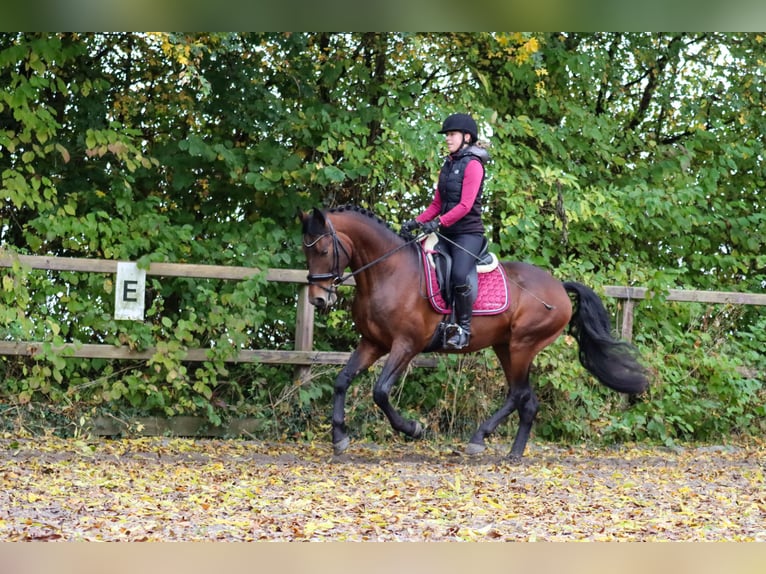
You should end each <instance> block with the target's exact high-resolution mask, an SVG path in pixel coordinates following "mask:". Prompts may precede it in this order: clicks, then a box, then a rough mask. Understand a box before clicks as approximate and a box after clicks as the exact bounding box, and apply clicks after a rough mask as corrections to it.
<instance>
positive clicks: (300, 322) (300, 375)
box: [295, 285, 314, 381]
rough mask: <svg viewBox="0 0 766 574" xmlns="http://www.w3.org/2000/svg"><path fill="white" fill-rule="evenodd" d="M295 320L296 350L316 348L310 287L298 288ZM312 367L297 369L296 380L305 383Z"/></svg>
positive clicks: (299, 367)
mask: <svg viewBox="0 0 766 574" xmlns="http://www.w3.org/2000/svg"><path fill="white" fill-rule="evenodd" d="M297 313H298V314H297V317H296V318H295V350H296V351H311V350H312V349H313V348H314V306H313V305H312V304H311V303H309V286H308V285H301V286H300V287H299V288H298V310H297ZM310 370H311V367H310V366H308V365H300V366H297V367H295V378H296V379H297V380H300V381H303V380H304V379H305V378H306V377H307V376H308V374H309V371H310Z"/></svg>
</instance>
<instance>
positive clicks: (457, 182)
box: [439, 146, 489, 235]
mask: <svg viewBox="0 0 766 574" xmlns="http://www.w3.org/2000/svg"><path fill="white" fill-rule="evenodd" d="M488 157H489V156H488V154H487V152H486V151H484V150H483V149H481V148H477V147H474V146H469V147H467V148H463V149H462V150H460V151H459V152H457V153H456V154H455V155H449V156H447V158H446V159H445V160H444V165H442V169H441V171H440V172H439V195H440V196H441V202H442V212H441V214H442V215H444V214H445V213H447V212H448V211H449V210H450V209H452V208H453V207H455V206H456V205H457V204H458V203H460V194H461V192H462V190H463V175H464V174H465V168H466V166H467V165H468V162H469V161H471V160H472V159H478V160H479V161H481V162H482V164H484V163H485V162H486V160H487V159H488ZM483 191H484V178H482V180H481V185H480V186H479V193H477V194H476V201H475V202H474V204H473V207H472V208H471V210H470V211H469V212H468V213H467V214H466V215H465V216H464V217H463V218H462V219H461V220H459V221H457V222H456V223H455V224H454V225H453V226H451V227H449V228H446V229H444V230H443V231H442V233H443V234H444V235H458V234H460V233H484V223H483V222H482V220H481V196H482V193H483Z"/></svg>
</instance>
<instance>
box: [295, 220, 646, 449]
mask: <svg viewBox="0 0 766 574" xmlns="http://www.w3.org/2000/svg"><path fill="white" fill-rule="evenodd" d="M298 218H299V220H300V222H301V223H302V232H303V252H304V254H305V257H306V262H307V264H308V271H309V273H308V277H307V282H308V284H309V302H310V303H311V304H313V305H314V306H315V307H316V308H317V309H320V310H323V309H327V308H328V307H330V306H331V305H333V304H334V303H335V302H336V301H337V287H338V285H340V284H342V283H343V282H345V281H347V280H348V279H349V278H351V277H353V278H354V280H355V283H356V289H355V294H354V300H353V303H352V316H353V319H354V324H355V328H356V330H357V331H358V333H359V334H360V336H361V338H360V340H359V343H358V345H357V347H356V349H355V350H354V351H353V352H352V353H351V356H350V358H349V360H348V362H347V363H346V365H345V366H344V367H343V368H342V369H341V371H340V373H339V374H338V376H337V378H336V380H335V384H334V390H333V409H332V431H331V432H332V444H333V452H334V454H335V455H336V456H337V455H340V454H342V453H343V452H345V451H346V450H347V449H348V448H349V446H350V438H349V434H348V430H347V428H346V424H345V402H346V392H347V390H348V388H349V386H350V385H351V383H352V381H353V380H354V378H355V377H356V376H357V375H359V374H360V373H362V372H364V371H366V370H367V369H368V368H369V367H370V366H371V365H373V364H374V363H375V362H376V361H377V360H378V359H380V358H381V357H383V356H385V355H388V356H387V357H386V359H385V361H384V364H383V367H382V370H381V373H380V376H379V377H378V378H377V380H376V381H375V383H374V385H373V391H372V397H373V400H374V402H375V404H376V405H377V406H378V407H379V408H380V409H381V410H382V411H383V413H384V414H385V416H386V417H387V418H388V421H389V422H390V424H391V427H392V428H393V429H394V430H396V431H398V432H400V433H403V434H404V435H406V436H407V437H410V438H412V439H419V438H422V437H423V435H424V432H425V429H424V428H423V425H421V424H420V422H418V421H416V420H408V419H405V418H404V417H402V415H401V414H400V413H399V412H398V411H397V410H396V409H395V408H394V407H393V406H392V404H391V402H390V400H389V395H390V392H391V390H392V388H393V387H394V385H395V383H396V382H397V381H398V380H399V378H400V377H401V376H402V374H403V373H404V372H405V370H406V369H407V366H408V365H409V364H410V362H411V361H412V359H413V358H414V357H415V356H416V355H418V354H419V353H422V352H436V353H443V352H450V353H470V352H474V351H477V350H480V349H483V348H485V347H492V349H493V351H494V353H495V354H496V355H497V358H498V360H499V362H500V365H501V367H502V369H503V372H504V374H505V378H506V381H507V394H506V396H505V401H504V403H503V404H502V406H501V407H500V408H499V409H498V410H497V411H496V412H495V413H494V414H493V415H492V416H491V417H490V418H489V419H487V420H486V421H484V422H483V423H481V424H480V425H479V427H478V428H477V430H476V431H475V432H474V434H473V435H472V437H471V439H470V440H469V442H468V444H467V445H466V448H465V452H466V453H467V454H469V455H476V454H479V453H481V452H482V451H483V450H484V449H485V448H486V444H485V439H486V438H487V437H488V436H489V435H490V434H491V433H493V432H494V431H495V429H496V428H497V427H498V426H499V425H500V424H501V423H502V422H503V421H504V420H505V419H506V418H507V417H508V416H509V415H510V414H511V413H512V412H514V411H517V412H518V415H519V423H518V429H517V433H516V436H515V438H514V441H513V445H512V447H511V451H510V453H509V454H508V457H509V459H511V460H513V461H516V462H518V461H520V460H521V458H522V456H523V454H524V450H525V448H526V445H527V441H528V440H529V435H530V431H531V429H532V424H533V422H534V419H535V416H536V415H537V411H538V400H537V397H536V395H535V392H534V390H533V388H532V386H531V385H530V369H531V367H532V363H533V360H534V358H535V356H536V355H537V354H538V353H539V352H540V351H541V350H542V349H544V348H545V347H547V346H548V345H550V344H551V343H553V342H554V341H555V340H556V339H557V338H558V337H559V336H560V335H561V334H562V333H563V332H564V330H565V328H566V327H567V326H568V327H569V332H570V334H571V335H572V336H573V338H574V339H575V340H576V341H577V343H578V358H579V360H580V362H581V364H582V365H583V366H584V367H585V369H586V370H587V371H588V372H590V373H591V374H592V375H593V376H594V377H595V378H596V379H597V380H598V381H599V382H600V383H601V384H603V385H605V386H607V387H609V388H611V389H613V390H615V391H617V392H620V393H625V394H627V395H630V396H634V395H638V394H640V393H642V392H643V391H644V390H645V389H646V388H647V386H648V384H649V383H648V378H647V374H648V373H647V370H646V369H645V367H643V366H642V365H641V363H640V362H639V356H638V351H637V349H636V348H635V347H634V346H633V345H632V344H630V343H628V342H627V341H623V340H619V339H616V338H615V337H614V336H613V335H612V334H611V326H610V320H609V315H608V313H607V311H606V309H605V307H604V304H603V302H602V301H601V299H600V298H599V296H598V294H597V293H596V292H595V291H594V290H593V289H591V288H590V287H588V286H586V285H583V284H581V283H578V282H575V281H567V282H562V281H559V280H558V279H556V278H555V277H554V276H553V275H552V274H551V273H550V272H548V271H546V270H544V269H542V268H540V267H537V266H535V265H532V264H529V263H525V262H519V261H501V262H500V265H501V266H502V268H503V271H504V273H505V275H506V277H507V279H508V281H507V289H508V296H509V301H510V303H509V305H508V307H507V309H506V310H505V311H503V312H501V313H499V314H494V315H486V316H477V315H474V316H473V318H472V323H471V325H472V327H471V329H472V335H471V338H470V343H469V345H468V346H467V347H465V348H463V349H460V350H447V349H444V348H441V346H440V345H439V342H438V333H439V331H440V325H443V324H444V316H443V315H442V314H440V313H437V312H436V311H435V310H434V309H433V306H432V305H431V303H430V302H429V300H428V297H427V296H426V294H425V293H424V288H423V278H424V263H423V258H422V256H421V255H422V254H421V248H420V247H418V243H417V242H416V241H415V239H410V240H408V239H406V238H405V237H402V236H400V235H399V234H397V233H396V232H395V231H394V230H393V229H392V228H391V226H390V225H389V224H387V223H386V222H385V221H383V220H382V219H381V218H380V217H378V216H377V215H375V214H374V213H373V212H371V211H369V210H367V209H364V208H361V207H358V206H353V205H344V206H340V207H335V208H333V209H327V210H322V209H320V208H317V207H314V208H313V209H312V210H311V211H310V212H304V211H299V213H298ZM346 268H348V269H350V270H351V273H349V274H347V275H345V276H344V275H343V273H344V271H345V269H346ZM570 295H571V297H570Z"/></svg>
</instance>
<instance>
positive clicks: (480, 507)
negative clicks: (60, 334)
mask: <svg viewBox="0 0 766 574" xmlns="http://www.w3.org/2000/svg"><path fill="white" fill-rule="evenodd" d="M461 449H462V445H441V444H435V443H432V442H428V441H425V442H418V443H412V442H403V441H401V442H397V441H393V442H391V443H390V444H381V445H376V444H365V443H359V444H353V445H352V447H351V448H350V449H349V451H348V452H347V453H346V454H344V455H342V456H337V457H336V456H334V455H333V454H332V448H331V446H330V445H329V444H328V443H323V442H316V443H266V442H258V441H245V440H193V439H180V438H140V439H120V440H110V439H95V440H90V439H89V440H75V439H66V440H64V439H57V438H49V437H46V438H23V439H21V438H13V437H9V436H6V437H4V438H0V487H1V488H0V540H3V541H21V540H67V541H69V540H74V541H76V540H105V541H147V540H161V541H176V540H179V541H198V540H231V541H249V540H277V541H278V540H290V541H292V540H350V541H364V540H369V541H398V540H406V541H429V540H438V541H458V540H467V541H511V540H513V541H574V540H604V541H607V540H621V541H659V540H684V541H687V540H693V541H708V540H716V541H721V540H726V541H766V488H765V486H766V485H765V484H764V474H765V473H766V462H765V461H766V456H765V455H766V445H765V444H763V443H755V444H754V443H749V444H740V445H727V446H679V447H676V448H672V449H668V448H658V447H649V446H646V445H625V446H620V447H616V448H608V449H605V448H599V449H594V448H590V447H585V446H577V447H564V446H560V445H551V444H544V443H543V444H541V443H534V442H533V443H530V445H529V447H528V449H527V453H526V456H525V458H524V460H523V461H522V462H521V463H518V464H512V463H511V462H509V461H508V460H507V459H506V457H505V455H506V454H507V451H508V446H507V445H498V446H494V447H490V448H489V449H488V450H487V451H486V452H485V453H483V454H481V455H479V456H476V457H470V458H469V457H466V456H464V455H462V454H460V452H461Z"/></svg>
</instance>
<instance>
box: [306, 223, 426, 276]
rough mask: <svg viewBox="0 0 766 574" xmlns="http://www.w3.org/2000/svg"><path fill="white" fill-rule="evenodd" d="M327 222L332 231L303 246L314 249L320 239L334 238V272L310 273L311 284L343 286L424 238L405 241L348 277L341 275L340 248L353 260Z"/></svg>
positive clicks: (330, 224) (348, 274) (418, 237)
mask: <svg viewBox="0 0 766 574" xmlns="http://www.w3.org/2000/svg"><path fill="white" fill-rule="evenodd" d="M326 221H327V225H328V226H329V228H330V231H328V232H327V233H323V234H322V235H320V236H319V237H317V238H316V239H314V241H312V242H311V243H306V241H304V242H303V245H304V246H306V247H313V246H314V245H316V244H317V242H318V241H319V240H320V239H322V238H324V237H327V236H328V235H329V236H330V237H332V242H333V270H332V271H331V272H329V273H314V274H312V273H310V274H309V275H308V277H307V280H308V282H309V284H314V283H317V282H319V281H327V280H328V279H332V280H333V286H338V285H341V284H343V283H345V282H346V281H348V280H349V279H351V278H352V277H354V276H355V275H357V274H359V273H361V272H362V271H364V270H366V269H369V268H370V267H373V266H374V265H377V264H378V263H380V262H382V261H384V260H386V259H388V258H389V257H391V256H392V255H393V254H394V253H396V252H398V251H401V250H402V249H404V248H405V247H407V246H409V245H412V244H413V243H415V242H416V241H417V240H418V239H420V237H421V236H422V234H421V235H419V236H417V237H413V238H412V239H410V240H409V241H407V240H405V242H404V243H403V244H402V245H399V246H397V247H395V248H394V249H392V250H390V251H387V252H386V253H384V254H383V255H381V256H380V257H378V258H377V259H373V260H372V261H370V262H369V263H366V264H365V265H362V266H361V267H360V268H359V269H357V270H356V271H352V272H351V273H347V274H346V275H341V273H340V257H339V256H338V248H339V247H340V249H342V250H343V253H344V254H345V255H346V257H347V258H348V259H349V260H350V259H351V256H350V255H349V253H348V251H347V250H346V248H345V246H344V245H343V242H342V241H341V240H340V239H338V234H337V233H336V232H335V228H334V227H333V225H332V222H331V221H330V219H329V218H328V219H327V220H326ZM326 290H327V291H329V289H326Z"/></svg>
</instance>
